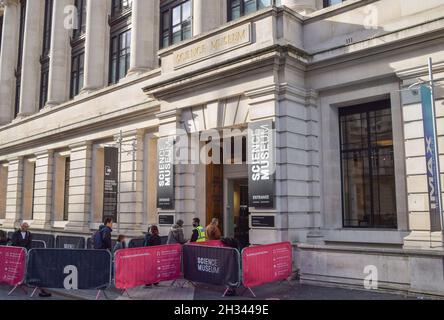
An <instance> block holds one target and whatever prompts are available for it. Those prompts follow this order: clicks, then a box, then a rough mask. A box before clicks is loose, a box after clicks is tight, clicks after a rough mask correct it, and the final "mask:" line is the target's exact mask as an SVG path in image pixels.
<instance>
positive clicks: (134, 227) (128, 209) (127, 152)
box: [117, 130, 145, 236]
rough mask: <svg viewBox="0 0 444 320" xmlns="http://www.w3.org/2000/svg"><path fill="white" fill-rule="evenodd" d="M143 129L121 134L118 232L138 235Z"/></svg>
mask: <svg viewBox="0 0 444 320" xmlns="http://www.w3.org/2000/svg"><path fill="white" fill-rule="evenodd" d="M144 154H145V152H144V133H143V131H137V130H136V131H131V132H126V133H124V134H123V140H122V151H121V160H122V162H121V174H120V181H119V186H120V190H119V191H120V205H119V208H120V215H119V217H118V222H117V223H118V229H119V233H123V234H127V235H129V236H132V235H134V236H140V234H141V233H142V232H143V231H144V230H142V223H143V217H142V214H143V212H142V211H143V157H144Z"/></svg>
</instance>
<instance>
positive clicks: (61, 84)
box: [47, 0, 74, 106]
mask: <svg viewBox="0 0 444 320" xmlns="http://www.w3.org/2000/svg"><path fill="white" fill-rule="evenodd" d="M73 3H74V0H55V1H54V14H53V21H52V30H51V32H52V37H51V50H50V56H51V60H50V62H49V83H48V103H47V105H48V106H54V105H58V104H61V103H63V102H65V101H67V100H68V98H69V86H70V66H71V59H70V58H71V49H70V30H69V29H68V28H65V25H64V23H65V19H66V16H65V12H64V10H65V8H66V7H67V6H69V5H73Z"/></svg>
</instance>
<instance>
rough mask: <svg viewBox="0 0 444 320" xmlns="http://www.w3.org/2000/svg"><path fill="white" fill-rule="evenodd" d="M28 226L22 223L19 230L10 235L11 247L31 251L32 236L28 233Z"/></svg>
mask: <svg viewBox="0 0 444 320" xmlns="http://www.w3.org/2000/svg"><path fill="white" fill-rule="evenodd" d="M28 229H29V224H27V223H26V222H24V223H22V224H21V226H20V229H18V230H17V231H16V232H14V233H13V234H12V239H11V240H12V246H13V247H21V248H25V249H26V250H27V251H29V250H31V249H32V234H31V232H29V231H28Z"/></svg>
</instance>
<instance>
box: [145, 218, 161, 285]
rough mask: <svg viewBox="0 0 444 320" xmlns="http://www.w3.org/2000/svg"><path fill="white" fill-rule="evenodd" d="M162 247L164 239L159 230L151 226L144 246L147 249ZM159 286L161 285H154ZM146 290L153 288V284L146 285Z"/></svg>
mask: <svg viewBox="0 0 444 320" xmlns="http://www.w3.org/2000/svg"><path fill="white" fill-rule="evenodd" d="M160 245H162V239H161V238H160V235H159V228H158V227H157V226H156V225H153V226H151V227H150V228H149V229H148V234H147V235H146V236H145V241H144V246H145V247H155V246H160ZM154 285H155V286H158V285H159V283H154ZM145 288H151V284H146V285H145Z"/></svg>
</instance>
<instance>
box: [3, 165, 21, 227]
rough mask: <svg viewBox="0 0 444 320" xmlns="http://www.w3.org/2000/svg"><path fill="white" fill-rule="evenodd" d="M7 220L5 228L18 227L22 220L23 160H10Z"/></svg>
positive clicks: (4, 224)
mask: <svg viewBox="0 0 444 320" xmlns="http://www.w3.org/2000/svg"><path fill="white" fill-rule="evenodd" d="M8 162H9V164H8V187H7V192H6V218H5V221H4V223H3V228H11V229H12V228H16V227H18V225H19V223H20V220H21V218H22V213H21V209H22V186H23V158H22V157H19V158H14V159H9V161H8Z"/></svg>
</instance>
